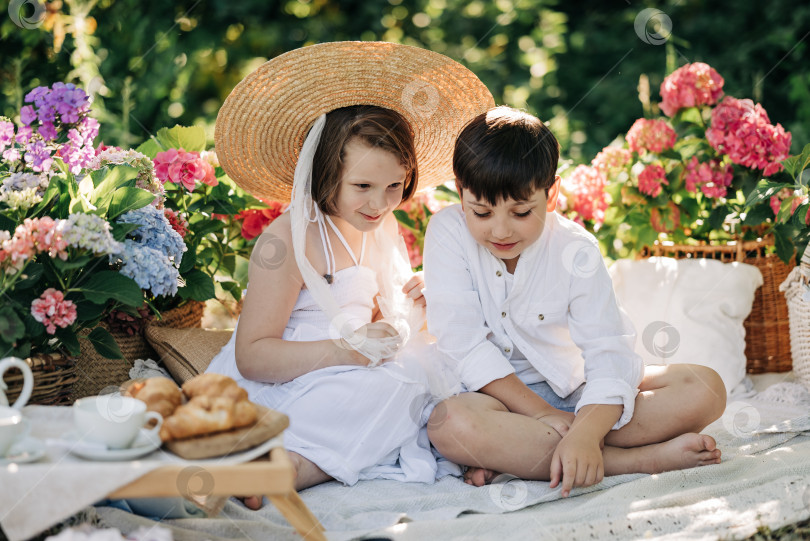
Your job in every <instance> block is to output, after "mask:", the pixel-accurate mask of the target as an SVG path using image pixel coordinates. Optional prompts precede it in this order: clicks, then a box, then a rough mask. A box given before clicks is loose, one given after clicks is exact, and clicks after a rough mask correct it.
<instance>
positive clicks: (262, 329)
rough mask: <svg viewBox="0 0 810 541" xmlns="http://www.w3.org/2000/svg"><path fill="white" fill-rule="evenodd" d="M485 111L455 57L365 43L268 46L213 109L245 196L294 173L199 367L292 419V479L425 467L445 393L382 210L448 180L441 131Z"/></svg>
mask: <svg viewBox="0 0 810 541" xmlns="http://www.w3.org/2000/svg"><path fill="white" fill-rule="evenodd" d="M427 81H429V82H427ZM461 96H463V99H462V98H460V97H461ZM491 105H492V97H491V96H490V94H489V92H488V91H487V90H486V88H485V87H484V86H483V84H482V83H481V82H480V81H479V80H478V79H477V78H476V77H475V76H474V75H473V74H472V73H470V72H469V71H468V70H466V68H463V67H462V66H460V65H459V64H457V63H455V62H453V61H452V60H450V59H448V58H446V57H444V56H442V55H439V54H436V53H431V52H429V51H425V50H422V49H417V48H413V47H407V46H402V45H395V44H391V43H369V42H356V43H355V42H351V43H328V44H321V45H315V46H311V47H306V48H304V49H298V50H296V51H292V52H290V53H286V54H284V55H281V56H279V57H277V58H275V59H273V60H271V61H269V62H267V63H266V64H264V65H263V66H262V67H260V68H259V69H258V70H257V71H256V72H254V73H253V74H251V75H249V76H248V77H247V78H246V79H245V80H244V81H242V82H241V83H240V84H239V85H238V86H237V87H236V88H235V89H234V91H233V92H232V93H231V95H230V96H229V97H228V99H227V100H226V102H225V104H224V105H223V108H222V110H221V111H220V113H219V116H218V118H217V128H216V130H217V131H216V148H217V153H218V157H219V160H220V163H221V164H222V167H223V168H224V169H225V170H226V172H227V173H228V174H229V176H230V177H231V178H232V179H233V180H234V181H235V182H236V183H237V184H239V185H240V186H242V187H243V188H245V189H246V190H247V191H250V192H252V193H253V194H254V195H257V196H259V197H269V198H273V199H280V198H286V197H289V191H290V187H289V186H290V184H292V202H291V205H290V209H289V212H287V213H285V214H284V215H282V216H281V217H279V218H278V219H277V220H275V221H274V222H273V223H272V224H271V225H270V226H269V227H268V228H267V230H265V232H264V233H263V234H262V235H261V236H260V238H259V239H258V241H257V243H256V245H255V247H254V251H253V255H252V257H251V261H250V269H249V278H250V285H249V287H248V290H247V294H246V296H245V301H244V307H243V310H242V314H241V317H240V320H239V324H238V327H237V330H236V332H235V333H234V336H233V337H232V338H231V341H230V342H229V344H228V345H226V346H225V347H224V348H223V350H222V351H221V352H220V353H219V354H218V355H217V357H216V358H215V359H214V360H213V361H212V363H211V365H210V367H209V369H208V371H209V372H216V373H222V374H226V375H228V376H231V377H233V378H234V379H236V381H237V382H238V383H239V384H240V385H241V386H242V387H244V388H245V389H246V390H247V391H248V393H249V395H250V398H251V400H253V401H254V402H256V403H258V404H261V405H264V406H267V407H270V408H273V409H276V410H279V411H281V412H284V413H286V414H287V415H288V416H289V417H290V427H289V429H288V430H287V431H286V432H285V435H284V441H285V447H287V449H288V450H289V451H290V455H291V457H292V459H293V462H294V464H295V466H296V469H297V478H296V488H297V489H302V488H305V487H308V486H312V485H315V484H317V483H321V482H324V481H326V480H329V479H333V478H334V479H337V480H339V481H341V482H343V483H345V484H349V485H351V484H354V483H355V482H357V480H359V479H372V478H386V479H399V480H402V481H419V482H433V481H434V479H435V478H436V475H437V470H438V466H437V463H436V460H435V459H434V456H433V454H432V452H431V450H430V444H429V442H428V439H427V434H426V431H425V429H424V426H425V423H426V420H427V417H428V415H429V413H430V410H431V409H432V405H433V404H434V398H433V395H439V396H447V395H448V394H449V393H450V392H451V391H450V390H449V389H446V388H442V386H441V384H440V383H437V382H441V374H440V364H441V363H440V362H439V358H438V355H437V353H436V351H435V349H432V347H431V346H429V345H428V344H426V343H425V341H424V337H423V336H422V335H420V333H419V330H420V329H421V327H422V325H423V323H424V311H423V307H424V297H423V296H422V287H423V283H422V280H421V277H418V276H413V275H412V273H411V272H410V267H409V265H408V263H407V256H405V254H404V245H403V244H402V241H401V238H400V237H399V235H398V233H397V225H396V220H395V218H394V216H393V214H392V211H393V210H394V208H396V207H397V206H398V205H400V204H401V203H402V202H403V201H406V200H407V199H408V198H409V197H410V196H411V195H412V194H413V193H414V191H415V190H416V189H417V188H423V187H426V186H431V185H435V184H437V183H440V182H443V181H446V180H448V179H449V178H451V175H452V173H451V167H450V155H451V149H452V144H453V139H454V137H455V135H456V134H457V133H458V131H459V130H460V128H461V126H463V125H464V124H465V123H466V122H467V121H468V120H469V119H471V118H473V117H474V116H476V115H477V114H478V113H480V112H482V111H484V110H486V109H487V108H489V107H491ZM313 121H314V122H313ZM301 142H303V144H301ZM417 163H419V173H417ZM425 360H427V361H428V362H425ZM248 503H254V504H255V502H248Z"/></svg>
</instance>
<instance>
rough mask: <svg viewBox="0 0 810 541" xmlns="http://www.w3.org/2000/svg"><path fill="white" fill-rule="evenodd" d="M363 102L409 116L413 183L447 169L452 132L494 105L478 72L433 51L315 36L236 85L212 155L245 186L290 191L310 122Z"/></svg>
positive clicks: (445, 175)
mask: <svg viewBox="0 0 810 541" xmlns="http://www.w3.org/2000/svg"><path fill="white" fill-rule="evenodd" d="M362 104H366V105H377V106H380V107H386V108H388V109H393V110H395V111H397V112H399V113H400V114H402V115H403V116H404V117H405V118H406V119H407V120H408V122H410V124H411V127H412V128H413V130H414V139H415V145H416V157H417V163H418V164H419V188H426V187H429V186H436V185H438V184H441V183H443V182H446V181H448V180H451V179H452V178H453V169H452V156H453V146H454V144H455V138H456V136H457V135H458V134H459V132H460V131H461V129H462V128H463V127H464V125H465V124H466V123H467V122H468V121H470V120H471V119H472V118H474V117H475V116H477V115H478V114H480V113H482V112H484V111H486V110H488V109H490V108H492V107H494V105H495V103H494V101H493V99H492V95H491V94H490V92H489V90H487V88H486V87H485V86H484V84H483V83H482V82H481V81H480V80H479V79H478V77H476V76H475V74H473V73H472V72H471V71H469V70H468V69H467V68H465V67H464V66H462V65H461V64H459V63H458V62H455V61H454V60H451V59H450V58H448V57H446V56H444V55H441V54H438V53H434V52H431V51H428V50H425V49H420V48H417V47H410V46H407V45H398V44H395V43H384V42H359V41H345V42H334V43H322V44H319V45H311V46H309V47H304V48H301V49H296V50H294V51H290V52H288V53H284V54H282V55H280V56H277V57H276V58H274V59H272V60H270V61H268V62H265V63H264V64H263V65H262V66H260V67H259V68H258V69H257V70H256V71H254V72H253V73H251V74H250V75H248V76H247V77H245V79H244V80H242V81H241V82H240V83H239V84H238V85H236V87H235V88H234V89H233V91H232V92H231V94H230V95H229V96H228V98H227V99H226V100H225V103H224V104H223V106H222V109H220V111H219V114H218V115H217V124H216V136H215V142H216V147H215V148H216V152H217V158H218V159H219V163H220V164H221V165H222V168H223V169H224V170H225V172H227V173H228V176H229V177H230V178H232V179H233V180H234V182H236V183H237V184H238V185H239V186H240V187H242V188H243V189H244V190H245V191H247V192H249V193H251V194H253V195H255V196H257V197H263V198H268V199H276V200H280V201H289V200H290V193H291V191H292V184H293V174H294V172H295V165H296V162H297V160H298V153H299V151H300V150H301V147H302V146H303V144H304V139H305V137H306V135H307V133H308V131H309V129H310V127H311V126H312V123H313V122H314V121H315V120H316V119H317V118H318V117H319V116H320V115H321V114H323V113H326V112H329V111H331V110H333V109H338V108H340V107H347V106H350V105H362Z"/></svg>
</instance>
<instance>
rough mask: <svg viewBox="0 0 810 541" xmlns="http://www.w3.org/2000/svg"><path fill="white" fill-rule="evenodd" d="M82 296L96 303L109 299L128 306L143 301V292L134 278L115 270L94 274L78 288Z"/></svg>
mask: <svg viewBox="0 0 810 541" xmlns="http://www.w3.org/2000/svg"><path fill="white" fill-rule="evenodd" d="M79 289H80V291H81V292H82V294H84V297H85V298H86V299H87V300H89V301H92V302H94V303H96V304H102V303H105V302H107V301H108V300H109V299H113V300H116V301H118V302H120V303H123V304H127V305H129V306H140V305H141V303H143V292H142V291H141V288H140V287H138V284H137V283H135V280H133V279H132V278H129V277H127V276H124V275H123V274H121V273H119V272H116V271H101V272H98V273H96V274H94V275H93V276H92V277H91V278H90V279H89V280H88V281H87V282H85V283H84V284H82V287H81V288H79Z"/></svg>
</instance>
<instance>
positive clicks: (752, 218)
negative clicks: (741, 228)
mask: <svg viewBox="0 0 810 541" xmlns="http://www.w3.org/2000/svg"><path fill="white" fill-rule="evenodd" d="M771 218H773V210H772V209H771V207H770V205H765V204H763V205H757V206H755V207H754V208H752V209H750V210H749V211H748V212H747V213H746V214H745V220H743V225H749V226H752V227H753V226H755V225H760V224H763V223H765V222H766V221H768V220H769V219H771Z"/></svg>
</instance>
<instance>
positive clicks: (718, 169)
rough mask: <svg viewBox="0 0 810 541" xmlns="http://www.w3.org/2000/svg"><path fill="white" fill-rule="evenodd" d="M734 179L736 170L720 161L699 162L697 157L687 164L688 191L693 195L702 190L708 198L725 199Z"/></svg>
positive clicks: (693, 157)
mask: <svg viewBox="0 0 810 541" xmlns="http://www.w3.org/2000/svg"><path fill="white" fill-rule="evenodd" d="M733 178H734V168H733V167H732V166H731V164H724V163H723V162H722V161H720V160H709V161H708V162H699V161H698V159H697V156H692V159H691V160H690V161H689V163H688V164H686V190H687V191H689V192H692V193H695V192H697V191H698V190H700V191H701V192H703V194H704V195H705V196H706V197H711V198H714V199H716V198H718V197H725V196H726V192H727V191H728V187H729V186H731V181H732V179H733Z"/></svg>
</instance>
